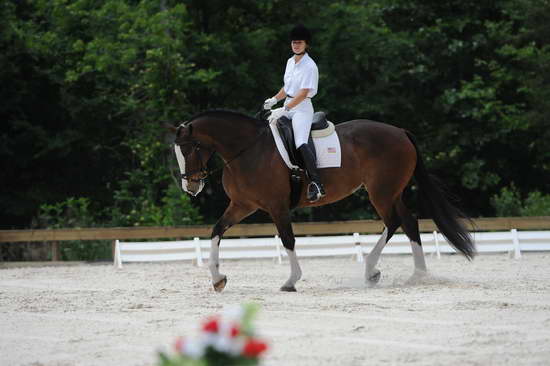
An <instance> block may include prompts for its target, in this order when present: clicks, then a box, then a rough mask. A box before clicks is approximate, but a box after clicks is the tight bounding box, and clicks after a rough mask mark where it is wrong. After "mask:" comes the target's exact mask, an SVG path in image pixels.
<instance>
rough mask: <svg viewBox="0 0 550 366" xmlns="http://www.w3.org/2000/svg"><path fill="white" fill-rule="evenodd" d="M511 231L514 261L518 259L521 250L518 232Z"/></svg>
mask: <svg viewBox="0 0 550 366" xmlns="http://www.w3.org/2000/svg"><path fill="white" fill-rule="evenodd" d="M511 231H512V241H513V242H514V259H520V258H521V249H520V247H519V237H518V231H517V230H516V229H512V230H511Z"/></svg>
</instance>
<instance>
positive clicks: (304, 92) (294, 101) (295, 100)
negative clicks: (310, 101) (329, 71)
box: [286, 89, 309, 109]
mask: <svg viewBox="0 0 550 366" xmlns="http://www.w3.org/2000/svg"><path fill="white" fill-rule="evenodd" d="M308 93H309V89H300V91H299V92H298V93H297V94H296V95H295V96H294V98H292V100H291V101H290V102H288V103H287V105H286V107H288V109H292V108H294V107H296V106H297V105H298V104H300V103H302V101H303V100H304V99H306V98H307V94H308Z"/></svg>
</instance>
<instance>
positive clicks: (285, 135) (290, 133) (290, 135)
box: [277, 112, 328, 169]
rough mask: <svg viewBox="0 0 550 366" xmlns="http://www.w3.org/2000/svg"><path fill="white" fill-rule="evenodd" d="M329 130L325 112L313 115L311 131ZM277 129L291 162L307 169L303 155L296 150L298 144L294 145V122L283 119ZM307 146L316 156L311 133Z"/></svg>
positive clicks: (279, 121) (278, 122)
mask: <svg viewBox="0 0 550 366" xmlns="http://www.w3.org/2000/svg"><path fill="white" fill-rule="evenodd" d="M325 128H328V122H327V115H326V113H325V112H315V113H314V114H313V123H312V124H311V131H316V130H323V129H325ZM277 129H278V130H279V134H280V135H281V140H282V141H283V144H284V145H285V149H286V151H287V152H288V157H289V159H290V162H291V163H292V164H294V165H297V166H299V167H300V168H301V169H305V167H304V162H303V160H302V156H301V154H300V153H299V152H298V150H297V149H296V144H295V143H294V130H293V129H292V120H290V119H289V118H287V117H281V118H279V120H278V121H277ZM307 144H308V145H309V147H310V148H311V151H312V152H313V156H315V153H316V151H315V144H314V143H313V138H312V137H311V132H310V133H309V138H308V142H307Z"/></svg>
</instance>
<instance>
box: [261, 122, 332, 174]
mask: <svg viewBox="0 0 550 366" xmlns="http://www.w3.org/2000/svg"><path fill="white" fill-rule="evenodd" d="M329 125H332V133H331V134H330V135H328V136H324V137H315V136H313V143H314V144H315V150H316V153H317V168H339V167H340V166H341V163H342V152H341V149H340V140H339V139H338V134H337V133H336V131H335V130H334V127H333V126H334V125H333V124H332V123H331V122H329ZM269 128H271V132H272V133H273V139H274V140H275V145H277V150H279V154H280V155H281V158H283V161H284V162H285V164H286V165H287V166H288V168H289V169H299V167H298V166H296V165H294V164H292V163H291V162H290V159H289V157H288V152H287V151H286V149H285V145H284V143H283V141H282V140H281V136H280V135H279V129H278V128H277V126H274V125H271V124H270V125H269Z"/></svg>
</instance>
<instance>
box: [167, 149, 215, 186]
mask: <svg viewBox="0 0 550 366" xmlns="http://www.w3.org/2000/svg"><path fill="white" fill-rule="evenodd" d="M176 145H178V146H179V147H180V149H181V147H182V146H185V145H191V147H192V150H191V152H190V153H189V154H187V155H191V154H192V153H194V152H196V153H197V154H198V155H199V163H200V167H199V169H196V170H193V171H190V172H187V173H184V174H181V178H182V179H185V180H189V181H191V182H200V181H201V180H204V179H206V177H208V176H209V175H210V172H209V171H208V167H207V165H208V161H209V160H210V158H212V155H214V150H211V149H209V148H207V147H205V146H203V145H201V143H200V142H198V141H192V142H184V143H182V144H177V143H176ZM201 149H202V150H206V151H207V152H209V153H210V155H209V156H208V159H207V160H206V164H204V163H203V159H202V156H201V154H200V150H201ZM197 174H199V176H198V178H193V176H194V175H197Z"/></svg>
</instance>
